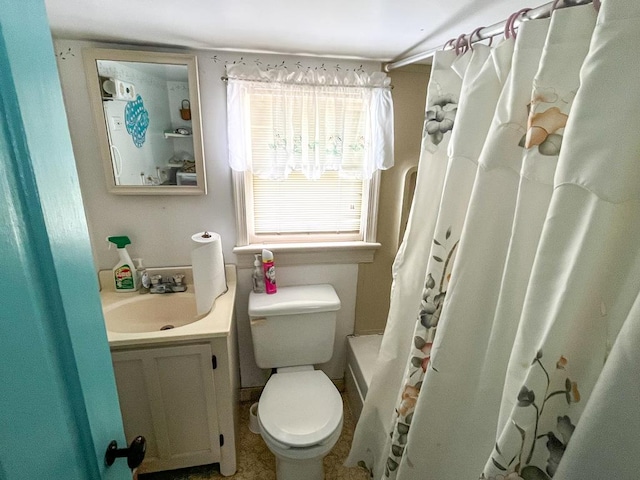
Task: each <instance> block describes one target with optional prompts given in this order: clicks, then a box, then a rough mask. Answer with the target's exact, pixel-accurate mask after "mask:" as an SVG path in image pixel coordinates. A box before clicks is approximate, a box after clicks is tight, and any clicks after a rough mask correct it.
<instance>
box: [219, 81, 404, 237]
mask: <svg viewBox="0 0 640 480" xmlns="http://www.w3.org/2000/svg"><path fill="white" fill-rule="evenodd" d="M262 73H263V74H270V79H269V80H265V79H264V78H261V79H259V80H255V79H249V80H248V79H246V78H238V77H237V75H238V72H237V71H230V72H229V87H228V110H227V112H228V119H229V152H230V164H231V166H232V168H233V169H234V170H235V173H234V175H235V190H236V205H237V216H238V232H239V235H238V237H239V238H238V245H248V244H262V243H268V244H278V243H316V242H353V241H375V238H374V237H375V221H374V219H375V215H376V210H377V192H378V173H377V170H379V169H380V168H388V167H389V166H390V165H392V162H393V155H392V148H393V143H392V141H389V138H391V139H392V135H393V131H392V127H391V126H390V124H392V117H390V116H387V117H384V118H378V116H379V115H378V113H379V110H380V109H379V108H378V109H377V110H378V111H376V112H373V113H372V111H375V110H376V107H379V105H380V103H381V102H380V100H381V99H382V98H383V99H384V100H385V102H383V103H384V104H385V105H387V106H388V107H389V111H390V105H391V102H390V93H389V89H388V86H385V85H364V86H354V85H351V84H346V85H345V84H340V85H334V84H332V85H326V84H321V83H318V82H317V79H315V78H312V79H309V78H305V80H306V81H305V82H300V81H292V79H291V78H286V79H283V78H281V76H280V77H279V76H278V75H279V74H278V73H274V72H262ZM311 73H313V72H311ZM351 73H352V74H353V72H351ZM307 75H310V73H309V72H307ZM380 75H384V74H380ZM254 76H255V75H254ZM367 78H368V77H367ZM384 78H385V79H386V76H385V77H384ZM298 80H300V79H298ZM351 80H353V78H351Z"/></svg>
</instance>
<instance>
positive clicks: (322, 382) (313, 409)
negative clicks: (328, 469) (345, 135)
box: [258, 366, 343, 480]
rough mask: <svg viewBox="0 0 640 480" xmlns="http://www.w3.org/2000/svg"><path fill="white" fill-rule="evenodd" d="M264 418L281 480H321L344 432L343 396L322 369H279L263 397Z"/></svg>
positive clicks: (260, 415)
mask: <svg viewBox="0 0 640 480" xmlns="http://www.w3.org/2000/svg"><path fill="white" fill-rule="evenodd" d="M258 423H259V425H260V433H261V434H262V438H263V439H264V441H265V443H266V444H267V447H268V448H269V450H271V452H272V453H273V454H274V455H275V456H276V474H277V478H278V480H293V479H304V480H321V479H323V478H324V469H323V465H322V460H323V458H324V457H325V456H326V455H327V454H328V453H329V452H330V451H331V449H332V448H333V447H334V445H335V444H336V442H337V441H338V438H339V437H340V433H341V432H342V423H343V411H342V397H341V396H340V393H339V392H338V390H337V389H336V387H335V386H334V384H333V382H332V381H331V380H330V379H329V378H328V377H327V376H326V375H325V373H324V372H322V371H321V370H314V369H313V367H312V366H308V367H292V368H284V369H279V370H278V373H276V374H274V375H272V376H271V378H270V379H269V381H268V382H267V385H266V386H265V388H264V391H263V393H262V395H261V397H260V402H259V403H258Z"/></svg>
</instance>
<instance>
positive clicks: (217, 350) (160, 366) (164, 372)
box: [111, 338, 236, 475]
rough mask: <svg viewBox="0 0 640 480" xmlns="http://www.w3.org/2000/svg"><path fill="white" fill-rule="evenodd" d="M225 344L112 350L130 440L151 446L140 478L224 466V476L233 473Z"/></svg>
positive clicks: (214, 341) (229, 377) (231, 413)
mask: <svg viewBox="0 0 640 480" xmlns="http://www.w3.org/2000/svg"><path fill="white" fill-rule="evenodd" d="M224 340H225V339H224V338H218V339H212V340H211V341H208V342H204V343H193V344H184V345H178V346H174V345H167V346H155V345H154V346H153V347H150V348H134V349H118V350H112V352H111V355H112V360H113V368H114V373H115V378H116V384H117V388H118V397H119V400H120V409H121V411H122V420H123V423H124V430H125V434H126V437H127V439H129V438H134V437H135V436H136V435H143V436H144V437H145V438H146V440H147V453H146V456H145V460H144V462H143V463H142V465H141V467H140V470H139V471H140V472H156V471H162V470H173V469H176V468H183V467H189V466H195V465H206V464H211V463H220V470H221V473H222V474H223V475H232V474H233V473H235V469H236V467H235V447H234V445H233V444H234V443H235V441H234V439H235V432H234V431H233V430H234V426H233V422H231V423H229V422H228V419H232V418H233V417H234V416H235V412H234V411H233V408H234V405H233V402H232V401H230V400H229V399H230V397H231V396H232V395H231V392H230V388H232V385H231V382H232V375H231V372H230V371H229V370H228V368H229V367H230V364H229V362H228V360H229V353H230V352H229V351H228V349H227V348H226V342H225V341H224ZM223 368H227V371H222V370H221V369H223ZM230 448H231V451H229V449H230ZM223 454H224V455H223Z"/></svg>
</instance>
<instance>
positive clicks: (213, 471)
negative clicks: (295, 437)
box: [140, 395, 369, 480]
mask: <svg viewBox="0 0 640 480" xmlns="http://www.w3.org/2000/svg"><path fill="white" fill-rule="evenodd" d="M342 402H343V405H344V426H343V428H342V435H341V436H340V439H339V440H338V443H336V446H335V447H334V448H333V450H332V451H331V453H329V455H327V456H326V457H325V459H324V469H325V479H326V480H368V478H369V474H368V473H367V472H366V471H365V470H364V469H361V468H358V467H355V468H347V467H345V466H344V465H343V463H344V460H345V459H346V458H347V455H348V454H349V448H350V447H351V440H352V438H353V430H354V428H355V422H354V419H353V417H352V416H351V411H350V410H349V406H348V404H347V400H346V398H345V396H344V395H343V396H342ZM250 406H251V403H241V404H240V438H239V440H238V445H237V448H238V470H237V472H236V474H235V475H234V476H233V477H223V476H222V475H220V473H219V472H218V468H217V466H216V465H206V466H202V467H194V468H185V469H181V470H172V471H170V472H158V473H148V474H146V475H140V480H216V479H223V478H232V479H234V480H275V478H276V473H275V468H276V461H275V457H274V456H273V454H272V453H271V452H270V451H269V449H268V448H267V446H266V445H265V443H264V442H263V441H262V437H260V435H256V434H254V433H251V432H250V431H249V407H250Z"/></svg>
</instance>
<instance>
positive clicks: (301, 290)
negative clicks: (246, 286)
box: [249, 284, 340, 317]
mask: <svg viewBox="0 0 640 480" xmlns="http://www.w3.org/2000/svg"><path fill="white" fill-rule="evenodd" d="M336 310H340V298H338V294H337V293H336V291H335V290H334V288H333V286H331V285H328V284H323V285H296V286H293V287H278V291H277V292H276V293H274V294H271V295H267V294H266V293H254V292H251V293H250V294H249V316H251V317H272V316H276V315H299V314H301V313H321V312H335V311H336Z"/></svg>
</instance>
